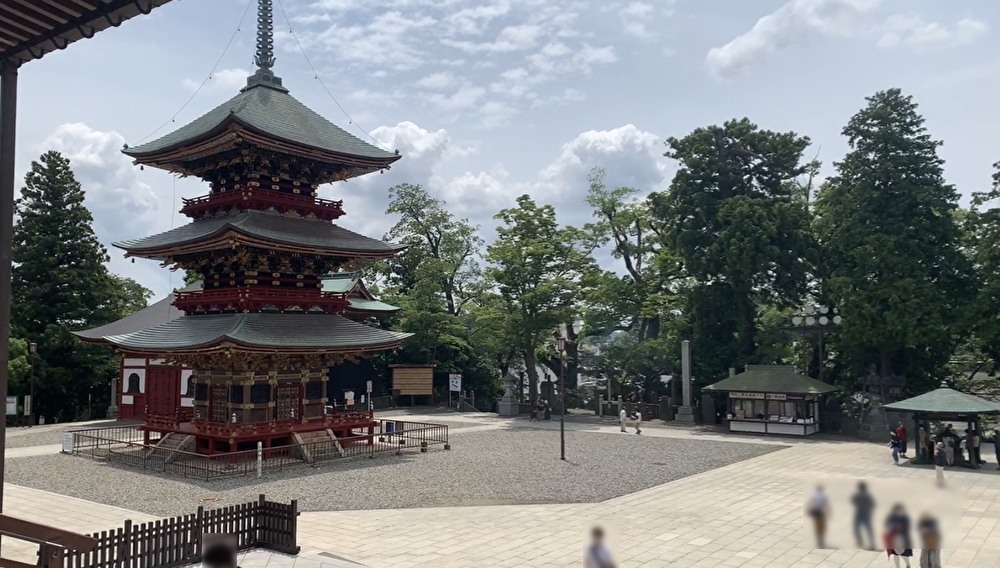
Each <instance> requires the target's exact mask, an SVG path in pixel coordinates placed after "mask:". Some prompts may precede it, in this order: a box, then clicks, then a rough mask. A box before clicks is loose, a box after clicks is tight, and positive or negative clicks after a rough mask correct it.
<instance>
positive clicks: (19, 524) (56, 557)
mask: <svg viewBox="0 0 1000 568" xmlns="http://www.w3.org/2000/svg"><path fill="white" fill-rule="evenodd" d="M0 535H3V536H5V537H9V538H13V539H17V540H23V541H27V542H30V543H33V544H37V545H38V562H37V563H36V564H26V563H24V562H19V561H16V560H9V559H6V558H0V568H65V567H68V566H73V564H72V563H71V562H67V557H69V556H70V555H71V554H73V553H88V552H90V551H92V550H94V549H95V548H96V547H97V545H98V542H97V539H95V538H92V537H89V536H86V535H82V534H77V533H74V532H70V531H65V530H62V529H57V528H55V527H50V526H46V525H40V524H38V523H33V522H31V521H25V520H23V519H18V518H16V517H11V516H9V515H0Z"/></svg>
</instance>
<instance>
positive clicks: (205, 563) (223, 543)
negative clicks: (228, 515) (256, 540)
mask: <svg viewBox="0 0 1000 568" xmlns="http://www.w3.org/2000/svg"><path fill="white" fill-rule="evenodd" d="M202 538H203V540H202V545H203V547H204V548H203V550H202V553H201V566H202V568H239V566H238V565H237V560H236V541H235V539H234V538H232V537H230V536H229V535H224V534H205V535H203V537H202Z"/></svg>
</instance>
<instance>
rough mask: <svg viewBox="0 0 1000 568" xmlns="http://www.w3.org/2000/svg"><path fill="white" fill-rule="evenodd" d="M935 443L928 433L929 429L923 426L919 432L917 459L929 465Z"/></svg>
mask: <svg viewBox="0 0 1000 568" xmlns="http://www.w3.org/2000/svg"><path fill="white" fill-rule="evenodd" d="M933 448H934V446H933V442H931V436H930V434H929V433H928V432H927V429H926V428H924V427H923V426H921V427H920V429H918V430H917V457H918V458H920V461H921V462H923V463H928V462H930V461H931V456H930V453H931V452H932V451H933Z"/></svg>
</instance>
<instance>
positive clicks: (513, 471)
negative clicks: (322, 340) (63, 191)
mask: <svg viewBox="0 0 1000 568" xmlns="http://www.w3.org/2000/svg"><path fill="white" fill-rule="evenodd" d="M451 442H452V450H451V451H444V450H442V449H440V448H435V449H433V450H432V451H430V452H428V453H426V454H420V453H417V452H412V451H411V453H407V454H404V455H402V456H395V455H391V454H390V455H381V456H379V457H377V458H376V459H374V460H369V459H364V458H362V459H355V460H350V461H342V462H332V463H322V464H319V465H318V466H317V467H315V468H314V467H309V466H303V467H298V468H293V469H290V470H286V471H284V472H273V473H268V474H267V475H266V476H265V477H264V478H263V479H261V480H257V479H253V478H239V479H232V480H223V481H212V482H207V483H205V482H200V481H190V480H183V479H178V478H175V477H168V476H162V475H158V474H151V473H148V472H143V471H139V470H134V469H124V468H120V467H117V466H109V465H106V464H103V463H100V462H96V461H92V460H90V459H87V458H82V457H74V456H66V455H51V456H49V455H46V456H39V457H25V458H19V459H14V460H7V464H6V479H7V482H9V483H13V484H17V485H24V486H27V487H33V488H36V489H43V490H46V491H51V492H54V493H60V494H63V495H70V496H73V497H79V498H83V499H87V500H90V501H96V502H99V503H104V504H108V505H115V506H118V507H123V508H126V509H131V510H138V511H142V512H145V513H149V514H152V515H161V516H170V515H175V514H181V513H187V512H190V511H193V510H194V509H195V508H197V507H198V505H206V506H209V507H215V506H220V505H226V504H233V503H241V502H245V501H248V500H253V499H255V498H256V497H257V495H258V494H260V493H263V494H266V495H267V496H268V498H269V499H273V500H276V501H288V500H290V499H298V500H299V506H300V509H301V510H303V511H340V510H356V509H389V508H415V507H448V506H469V505H513V504H537V503H586V502H599V501H604V500H606V499H611V498H614V497H618V496H621V495H626V494H629V493H633V492H636V491H640V490H643V489H647V488H650V487H654V486H656V485H660V484H663V483H666V482H669V481H673V480H676V479H680V478H683V477H687V476H690V475H695V474H698V473H702V472H704V471H708V470H711V469H715V468H718V467H721V466H724V465H728V464H731V463H734V462H738V461H741V460H746V459H749V458H753V457H757V456H760V455H763V454H767V453H770V452H773V451H777V450H780V449H781V448H782V446H776V445H762V444H750V443H742V442H720V441H713V440H696V439H679V438H662V437H652V436H650V437H645V436H635V435H627V434H608V433H595V432H581V431H574V430H568V431H567V433H566V445H567V458H568V459H567V461H566V462H562V461H560V460H559V434H558V432H557V431H554V430H536V429H533V428H514V429H510V430H486V431H482V430H475V429H473V430H470V431H465V432H463V429H462V428H459V429H456V430H454V431H453V432H452V436H451Z"/></svg>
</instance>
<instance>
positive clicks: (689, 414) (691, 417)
mask: <svg viewBox="0 0 1000 568" xmlns="http://www.w3.org/2000/svg"><path fill="white" fill-rule="evenodd" d="M674 419H675V420H677V421H678V422H684V423H686V424H694V423H695V422H697V417H696V416H695V413H694V407H693V406H678V407H677V415H676V416H675V417H674Z"/></svg>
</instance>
